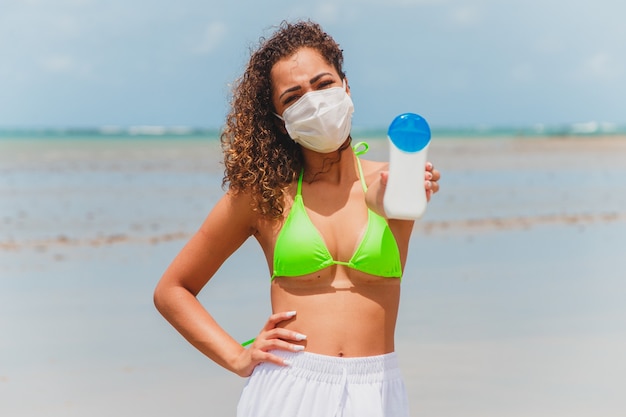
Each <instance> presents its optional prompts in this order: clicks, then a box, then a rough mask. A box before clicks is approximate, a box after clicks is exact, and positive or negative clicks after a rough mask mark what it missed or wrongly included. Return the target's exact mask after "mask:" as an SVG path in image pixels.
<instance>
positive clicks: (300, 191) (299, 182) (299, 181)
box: [296, 168, 304, 196]
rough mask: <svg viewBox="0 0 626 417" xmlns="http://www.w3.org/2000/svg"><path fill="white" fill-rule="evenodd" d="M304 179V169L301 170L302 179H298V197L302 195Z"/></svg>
mask: <svg viewBox="0 0 626 417" xmlns="http://www.w3.org/2000/svg"><path fill="white" fill-rule="evenodd" d="M303 177H304V168H302V169H301V170H300V177H298V191H296V195H297V196H298V195H301V194H302V178H303Z"/></svg>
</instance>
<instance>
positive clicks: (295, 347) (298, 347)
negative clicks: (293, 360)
mask: <svg viewBox="0 0 626 417" xmlns="http://www.w3.org/2000/svg"><path fill="white" fill-rule="evenodd" d="M291 347H293V350H294V351H296V352H301V351H303V350H304V346H302V345H291Z"/></svg>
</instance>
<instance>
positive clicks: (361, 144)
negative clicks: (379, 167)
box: [352, 142, 370, 156]
mask: <svg viewBox="0 0 626 417" xmlns="http://www.w3.org/2000/svg"><path fill="white" fill-rule="evenodd" d="M359 148H363V149H359ZM352 149H353V150H354V154H355V155H356V156H361V155H365V154H366V153H367V151H368V150H369V149H370V145H369V144H368V143H367V142H358V143H357V144H356V145H354V146H353V147H352Z"/></svg>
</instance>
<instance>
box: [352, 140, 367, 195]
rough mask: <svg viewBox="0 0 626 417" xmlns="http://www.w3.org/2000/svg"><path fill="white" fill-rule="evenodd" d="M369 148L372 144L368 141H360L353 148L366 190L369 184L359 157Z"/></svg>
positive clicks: (362, 184) (362, 183)
mask: <svg viewBox="0 0 626 417" xmlns="http://www.w3.org/2000/svg"><path fill="white" fill-rule="evenodd" d="M361 147H362V148H363V149H360V150H359V148H361ZM369 148H370V146H369V145H368V144H367V142H359V143H357V144H356V145H354V147H353V148H352V149H354V154H355V155H356V156H357V158H356V164H357V166H358V167H359V179H360V180H361V186H362V187H363V191H364V192H367V184H366V183H365V177H364V176H363V168H362V167H361V159H360V158H359V156H361V155H364V154H366V153H367V151H368V150H369Z"/></svg>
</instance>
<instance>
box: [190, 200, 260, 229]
mask: <svg viewBox="0 0 626 417" xmlns="http://www.w3.org/2000/svg"><path fill="white" fill-rule="evenodd" d="M258 217H259V216H258V214H257V212H256V211H255V210H254V209H253V205H252V196H251V195H250V193H247V192H232V191H227V192H226V193H225V194H224V195H223V196H222V198H220V200H219V201H218V202H217V204H215V206H214V207H213V209H212V210H211V212H210V213H209V215H208V216H207V217H206V219H205V221H204V223H203V224H202V226H201V227H200V232H201V233H203V234H215V233H224V232H228V235H247V236H250V235H252V234H254V232H255V230H256V225H257V223H258Z"/></svg>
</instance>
